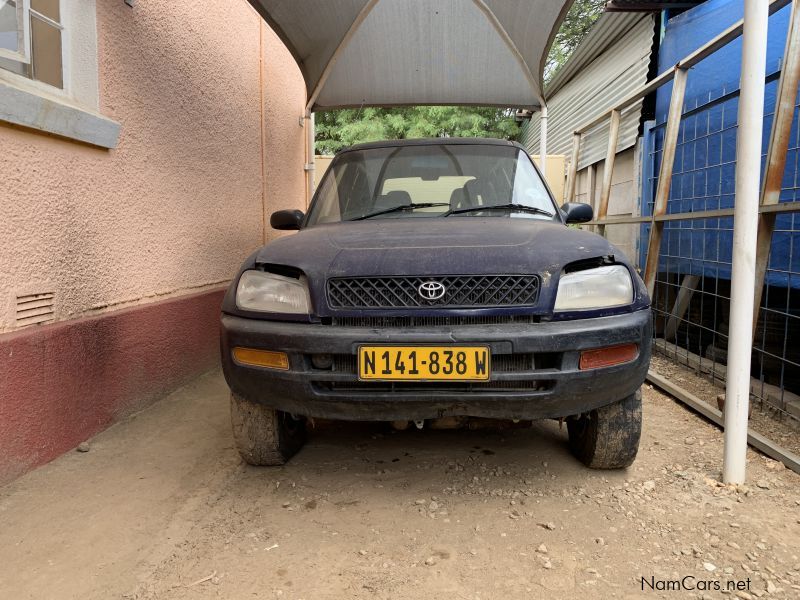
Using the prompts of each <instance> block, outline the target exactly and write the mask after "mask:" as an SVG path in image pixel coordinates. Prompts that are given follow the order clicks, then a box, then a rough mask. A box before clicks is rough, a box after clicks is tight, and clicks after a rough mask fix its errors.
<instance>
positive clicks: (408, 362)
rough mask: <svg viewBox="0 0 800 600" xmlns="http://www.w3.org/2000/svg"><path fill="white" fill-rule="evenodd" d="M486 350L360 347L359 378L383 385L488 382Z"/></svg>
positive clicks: (470, 347) (466, 348) (450, 347)
mask: <svg viewBox="0 0 800 600" xmlns="http://www.w3.org/2000/svg"><path fill="white" fill-rule="evenodd" d="M490 362H491V354H490V352H489V348H488V346H360V347H359V349H358V378H359V379H360V380H362V381H363V380H370V381H375V380H379V381H380V380H382V381H487V380H488V379H489V372H490V368H491V367H490Z"/></svg>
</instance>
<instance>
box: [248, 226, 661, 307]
mask: <svg viewBox="0 0 800 600" xmlns="http://www.w3.org/2000/svg"><path fill="white" fill-rule="evenodd" d="M607 256H613V257H614V260H615V261H616V262H619V263H622V264H625V265H627V266H628V268H629V269H630V268H631V267H630V264H629V263H628V261H627V259H626V258H625V256H624V255H623V254H622V253H621V252H620V251H619V250H618V249H616V248H615V247H614V246H612V245H611V244H610V243H609V242H608V241H606V240H605V238H603V237H601V236H599V235H596V234H593V233H589V232H587V231H583V230H580V229H575V228H570V227H566V226H564V225H563V224H561V223H556V222H553V221H545V220H540V219H535V218H502V217H449V218H402V219H380V220H378V219H375V220H365V221H356V222H349V223H335V224H325V225H317V226H314V227H309V228H307V229H303V230H301V231H299V232H298V233H296V234H293V235H289V236H285V237H282V238H279V239H277V240H275V241H273V242H271V243H269V244H268V245H266V246H264V247H263V248H262V249H261V250H259V251H258V252H257V253H256V254H255V255H254V256H253V257H251V259H250V260H252V261H253V262H254V263H255V264H257V265H280V266H290V267H294V268H297V269H300V270H301V271H303V273H305V275H306V277H307V278H308V281H309V287H310V292H311V297H312V302H313V303H314V306H315V309H316V310H315V312H316V313H317V314H318V315H320V316H325V315H330V314H343V313H342V312H341V311H331V310H328V309H327V308H326V306H325V305H326V302H325V282H326V280H327V279H329V278H331V277H345V276H350V277H367V276H391V275H417V276H433V275H491V274H537V275H539V276H540V277H541V283H542V288H541V295H540V302H539V305H540V307H539V309H537V312H539V311H541V313H542V314H545V313H548V312H552V306H553V303H554V301H555V287H556V286H557V283H558V277H559V275H560V274H561V271H562V269H563V267H564V266H565V265H567V264H569V263H573V262H575V261H580V260H587V259H594V258H600V257H607ZM245 268H247V267H246V266H245ZM267 268H269V267H267ZM631 273H632V274H634V273H635V272H634V271H633V270H632V269H631ZM635 279H638V277H635ZM638 287H641V286H638ZM640 291H642V290H640ZM639 295H640V294H637V296H639ZM644 298H645V299H646V294H644ZM438 310H441V309H438ZM528 311H530V309H528Z"/></svg>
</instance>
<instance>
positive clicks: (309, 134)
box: [304, 111, 316, 208]
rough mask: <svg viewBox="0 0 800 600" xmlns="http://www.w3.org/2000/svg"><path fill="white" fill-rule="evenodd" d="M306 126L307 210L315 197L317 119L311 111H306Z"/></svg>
mask: <svg viewBox="0 0 800 600" xmlns="http://www.w3.org/2000/svg"><path fill="white" fill-rule="evenodd" d="M305 125H306V164H305V167H304V169H305V172H306V208H308V207H309V206H310V205H311V198H312V196H313V195H314V168H315V162H316V160H315V156H314V141H315V138H316V133H315V126H314V125H315V119H314V113H313V112H310V111H306V116H305Z"/></svg>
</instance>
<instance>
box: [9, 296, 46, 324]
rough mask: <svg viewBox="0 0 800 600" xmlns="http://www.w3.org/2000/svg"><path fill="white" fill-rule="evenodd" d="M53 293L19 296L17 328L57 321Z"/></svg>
mask: <svg viewBox="0 0 800 600" xmlns="http://www.w3.org/2000/svg"><path fill="white" fill-rule="evenodd" d="M54 296H55V294H54V293H53V292H40V293H38V294H24V295H20V296H17V326H18V327H27V326H28V325H39V324H41V323H47V322H49V321H52V320H53V319H55V314H54V311H53V299H54Z"/></svg>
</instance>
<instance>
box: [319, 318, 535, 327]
mask: <svg viewBox="0 0 800 600" xmlns="http://www.w3.org/2000/svg"><path fill="white" fill-rule="evenodd" d="M538 322H539V317H538V316H537V315H504V316H486V317H479V316H469V317H410V316H408V317H407V316H403V317H333V318H331V319H329V320H327V321H325V320H323V323H326V324H329V325H335V326H338V327H401V328H403V329H408V328H409V327H451V326H455V325H458V326H462V325H506V324H509V323H517V324H521V325H532V324H534V323H538Z"/></svg>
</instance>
